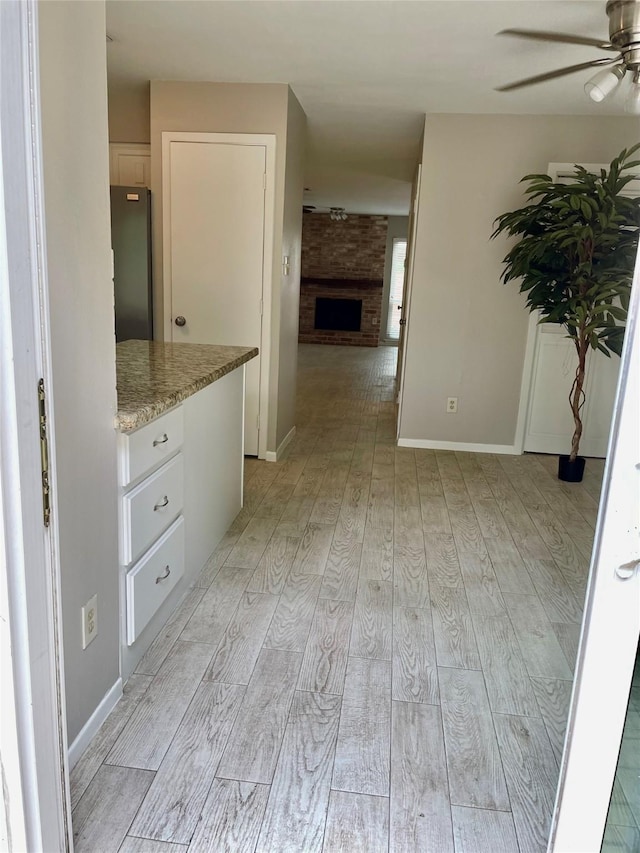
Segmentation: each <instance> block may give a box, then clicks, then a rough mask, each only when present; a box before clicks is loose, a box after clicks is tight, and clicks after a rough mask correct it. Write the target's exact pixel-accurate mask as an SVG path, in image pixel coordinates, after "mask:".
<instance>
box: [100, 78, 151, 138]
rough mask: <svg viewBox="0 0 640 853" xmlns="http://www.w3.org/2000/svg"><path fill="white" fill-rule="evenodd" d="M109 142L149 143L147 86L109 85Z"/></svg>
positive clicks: (112, 83)
mask: <svg viewBox="0 0 640 853" xmlns="http://www.w3.org/2000/svg"><path fill="white" fill-rule="evenodd" d="M108 94H109V142H145V143H148V142H149V141H150V133H151V130H150V126H149V121H150V119H149V84H148V83H142V84H139V85H135V86H131V85H125V84H118V83H114V82H111V83H110V84H109V93H108Z"/></svg>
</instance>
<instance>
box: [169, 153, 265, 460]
mask: <svg viewBox="0 0 640 853" xmlns="http://www.w3.org/2000/svg"><path fill="white" fill-rule="evenodd" d="M266 169H267V161H266V147H265V146H264V145H243V144H227V143H218V142H176V141H171V142H170V151H169V170H170V174H169V192H170V199H169V205H168V206H166V207H165V215H166V214H167V212H168V213H169V216H170V222H169V230H168V236H169V239H170V261H169V263H170V269H169V270H167V269H166V267H165V275H166V274H167V272H168V273H169V276H170V286H171V319H172V324H171V330H172V339H173V340H174V341H188V342H191V343H203V344H224V345H231V346H234V345H235V346H255V347H257V346H260V336H261V327H262V304H263V303H262V300H263V256H264V233H265V184H266V180H265V176H266ZM165 186H166V184H165ZM165 200H166V199H165ZM165 234H167V231H166V230H165ZM165 248H166V247H165ZM165 257H166V254H165ZM178 317H184V318H185V321H186V322H185V324H184V325H182V326H179V325H176V322H175V321H176V318H178ZM260 359H261V356H259V357H258V358H255V359H253V360H252V361H250V362H249V363H248V364H247V366H246V368H247V369H246V392H245V428H244V430H245V432H244V439H245V442H244V452H245V454H247V455H257V454H258V443H259V424H260Z"/></svg>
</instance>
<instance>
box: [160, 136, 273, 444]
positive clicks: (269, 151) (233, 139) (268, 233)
mask: <svg viewBox="0 0 640 853" xmlns="http://www.w3.org/2000/svg"><path fill="white" fill-rule="evenodd" d="M172 142H199V143H204V144H210V143H218V144H227V145H261V146H264V147H265V149H266V158H267V166H266V169H267V173H266V174H267V185H266V188H265V205H264V242H263V245H264V252H263V258H262V303H263V313H262V327H261V332H260V397H259V400H260V412H259V430H258V457H259V458H260V459H265V458H266V453H267V424H268V423H269V364H270V361H271V323H272V316H271V305H272V292H273V240H274V231H275V187H276V137H275V134H272V133H187V132H182V131H181V132H179V131H163V132H162V270H163V276H162V279H163V301H164V340H165V341H170V340H171V337H172V334H171V333H172V328H171V323H172V317H171V305H172V299H171V297H172V291H171V181H170V178H171V169H170V157H171V147H170V146H171V143H172Z"/></svg>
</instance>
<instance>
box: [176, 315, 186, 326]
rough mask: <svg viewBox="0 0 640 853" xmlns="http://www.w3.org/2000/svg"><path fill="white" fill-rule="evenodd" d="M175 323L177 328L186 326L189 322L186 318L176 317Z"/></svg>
mask: <svg viewBox="0 0 640 853" xmlns="http://www.w3.org/2000/svg"><path fill="white" fill-rule="evenodd" d="M175 323H176V326H186V324H187V321H186V320H185V319H184V317H182V316H180V317H176V319H175Z"/></svg>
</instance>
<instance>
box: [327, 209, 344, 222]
mask: <svg viewBox="0 0 640 853" xmlns="http://www.w3.org/2000/svg"><path fill="white" fill-rule="evenodd" d="M329 218H330V219H332V220H333V221H334V222H343V221H344V220H345V219H346V218H347V214H346V213H345V212H344V207H330V208H329Z"/></svg>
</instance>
